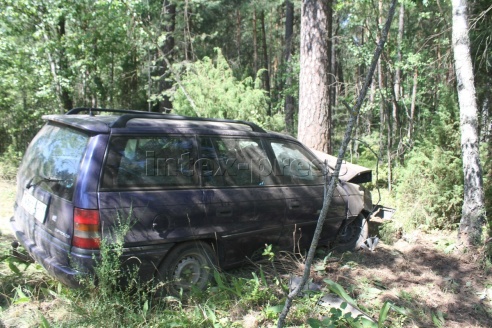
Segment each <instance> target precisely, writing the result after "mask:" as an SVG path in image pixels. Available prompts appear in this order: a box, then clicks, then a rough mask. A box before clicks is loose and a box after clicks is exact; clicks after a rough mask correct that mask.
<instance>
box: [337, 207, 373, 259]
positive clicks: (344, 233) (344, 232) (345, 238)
mask: <svg viewBox="0 0 492 328" xmlns="http://www.w3.org/2000/svg"><path fill="white" fill-rule="evenodd" d="M368 236H369V222H368V221H367V219H366V217H365V216H364V215H363V214H362V213H361V214H359V215H358V216H357V217H356V218H355V219H354V220H353V221H352V222H350V223H349V224H348V225H347V226H346V227H343V228H342V229H341V230H340V232H339V233H338V236H337V244H336V246H335V249H337V250H339V251H343V252H345V251H356V250H359V249H360V247H361V245H362V244H363V243H364V242H365V241H366V239H367V237H368Z"/></svg>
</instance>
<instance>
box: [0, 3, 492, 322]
mask: <svg viewBox="0 0 492 328" xmlns="http://www.w3.org/2000/svg"><path fill="white" fill-rule="evenodd" d="M325 2H326V4H328V7H329V8H330V10H329V11H328V12H327V16H328V17H327V18H328V20H327V22H328V24H326V26H324V27H323V28H326V38H327V40H326V44H327V51H328V53H329V55H328V56H327V58H329V61H327V62H326V63H325V64H326V66H327V67H328V69H327V71H328V72H329V74H328V80H327V81H328V94H329V97H328V99H329V101H328V103H327V112H326V113H327V114H328V116H327V117H328V121H329V122H328V123H329V127H330V130H329V131H330V132H329V135H328V136H329V139H328V140H329V142H328V144H327V145H326V149H327V150H328V151H329V152H331V153H333V152H334V150H336V149H338V147H339V145H340V143H341V139H342V135H343V132H344V129H345V127H346V125H347V121H348V118H349V113H348V112H347V109H346V106H345V105H344V103H349V104H352V103H354V100H355V99H356V97H357V95H358V94H359V92H360V89H361V87H362V84H363V79H364V77H365V74H366V73H367V69H368V66H369V63H370V61H371V57H372V53H373V51H374V48H375V45H376V43H377V41H378V38H379V35H380V32H381V28H382V24H383V22H384V20H385V18H386V16H387V10H388V3H389V1H383V0H351V1H348V0H338V1H335V0H326V1H325ZM468 6H469V8H468V9H469V20H470V31H469V35H470V40H471V51H472V60H473V65H474V73H475V87H476V91H477V102H478V107H479V127H478V128H479V136H480V155H481V157H482V165H483V168H484V170H483V178H484V187H485V200H486V210H487V211H488V213H491V208H492V197H491V196H492V186H491V183H490V180H491V178H492V170H491V166H492V162H491V160H490V159H491V158H492V140H491V133H492V131H491V128H492V127H491V118H492V112H491V111H492V109H491V101H492V88H491V87H492V86H491V84H492V47H491V45H492V44H491V43H492V6H491V5H490V3H489V1H488V0H475V1H469V3H468ZM300 25H301V1H298V0H296V1H288V0H254V1H253V0H160V1H157V0H139V1H137V0H126V1H121V0H113V1H108V0H104V1H103V0H99V1H92V0H80V1H76V0H64V1H61V0H17V1H14V0H1V1H0V72H1V75H0V180H13V179H15V175H16V171H17V167H18V164H19V161H20V159H21V158H22V154H23V152H24V151H25V149H26V147H27V145H28V143H29V142H30V140H31V139H32V137H33V136H34V135H35V133H36V132H37V131H38V130H39V128H40V127H41V126H42V124H43V120H42V119H41V116H42V115H44V114H52V113H64V112H66V111H67V110H68V109H71V108H73V107H106V108H127V109H139V110H148V111H156V112H171V113H175V114H180V115H190V116H200V117H223V118H228V119H242V120H248V121H253V122H255V123H257V124H259V125H261V126H262V127H264V128H266V129H269V130H274V131H280V132H283V133H287V134H291V135H293V136H295V137H299V136H298V135H297V127H298V121H299V111H298V107H299V89H300V88H299V87H300V85H299V84H300V83H299V71H300V66H301V63H300V55H299V54H300V39H301V35H300V34H301V28H300ZM451 33H452V10H451V2H450V1H445V0H400V1H399V5H398V7H397V14H396V16H395V18H394V20H393V24H392V27H391V31H390V35H389V38H388V41H387V43H386V46H385V49H384V52H383V54H382V56H381V60H380V62H379V65H378V69H377V72H376V74H375V76H374V79H373V83H372V85H371V89H370V91H369V96H368V99H367V100H366V101H365V103H364V105H363V107H362V110H361V114H360V116H359V119H358V121H357V124H356V128H355V131H354V134H353V139H352V141H351V143H350V146H349V149H348V152H347V154H346V158H345V159H346V160H348V161H351V162H355V163H358V164H361V165H364V166H368V167H370V168H372V169H374V173H375V174H374V177H375V178H374V179H373V182H372V183H370V184H368V185H367V187H369V188H370V189H372V190H373V195H374V202H375V203H376V202H378V201H379V202H381V203H382V204H384V205H388V206H392V207H395V208H397V212H396V214H395V217H394V218H395V220H393V221H392V222H390V223H388V224H385V225H384V226H383V228H382V229H381V230H380V231H379V232H380V237H382V238H383V240H384V241H385V242H387V243H388V244H389V242H391V241H394V240H395V239H396V238H399V237H401V236H402V235H403V236H407V237H404V238H403V239H402V240H405V242H406V243H407V244H406V246H405V247H406V248H404V249H402V248H395V249H391V248H386V246H380V248H379V249H380V251H379V253H376V252H375V253H371V254H373V255H357V254H353V255H346V256H345V255H344V256H345V259H339V261H338V262H337V263H338V264H336V265H337V266H336V269H333V268H331V265H332V264H330V263H331V262H327V261H328V260H330V259H332V257H331V253H329V254H327V255H326V256H325V257H324V260H320V261H321V262H322V264H318V265H317V266H315V268H318V269H319V268H321V271H322V273H323V274H329V273H332V272H335V273H336V277H337V279H338V278H340V280H337V281H341V282H346V284H345V285H344V287H345V288H347V289H348V290H349V293H350V294H351V295H356V296H357V301H358V302H359V305H360V304H361V303H362V304H363V305H364V306H365V310H366V311H368V313H370V315H371V316H373V317H376V316H377V315H378V313H379V309H380V308H381V306H383V309H384V307H385V306H386V304H387V303H385V305H382V304H383V303H382V302H383V300H387V299H390V300H391V301H393V302H395V304H398V305H403V306H406V307H407V308H409V309H410V311H409V312H407V314H406V315H402V314H398V313H396V312H392V314H391V320H390V322H391V323H390V326H395V327H397V326H398V327H399V326H412V325H413V326H430V325H432V324H434V325H435V326H437V327H439V326H443V325H444V322H445V320H446V325H447V326H449V327H455V326H456V327H461V326H470V327H471V326H474V327H475V326H477V327H482V326H490V320H492V319H491V318H492V310H491V309H492V302H490V301H489V302H488V303H483V302H484V300H492V287H491V284H492V283H491V282H490V281H489V280H488V279H486V278H484V276H482V274H483V273H484V272H490V263H489V262H487V263H486V264H483V263H484V262H480V261H479V260H477V259H476V258H471V259H466V258H464V257H462V256H461V255H450V254H449V253H450V252H451V250H453V249H454V248H455V246H456V244H455V243H456V240H455V238H454V236H453V237H452V238H451V239H446V238H445V236H446V235H447V234H448V232H449V231H450V230H453V231H456V230H457V227H458V225H459V222H460V218H461V211H462V203H463V180H464V179H463V168H462V158H461V156H462V155H461V150H460V122H459V121H460V111H459V106H458V97H457V87H456V84H457V83H456V74H455V68H454V65H453V49H452V46H453V45H452V41H451ZM314 132H315V133H319V132H320V131H314ZM7 186H8V188H10V189H7ZM4 189H5V190H4ZM13 190H14V188H13V187H12V186H11V183H10V182H9V183H5V184H4V183H3V181H2V188H0V191H1V192H2V197H0V198H1V199H2V206H3V205H5V203H4V202H3V201H4V199H7V198H8V199H9V201H8V202H11V203H13V199H14V194H15V192H14V191H13ZM4 194H5V195H6V196H5V195H4ZM381 198H382V200H381ZM0 210H3V208H2V207H0ZM7 212H8V211H7V210H3V212H1V215H0V216H2V217H5V218H7V219H6V220H8V216H9V215H10V214H9V213H7ZM414 229H416V230H415V231H416V233H415V234H413V235H412V231H413V230H414ZM441 230H442V231H444V232H441ZM486 230H488V233H489V236H490V224H489V225H488V229H486ZM0 232H1V231H0ZM422 232H429V234H427V235H428V236H431V238H433V237H434V236H435V237H436V238H438V240H431V241H430V242H429V240H427V239H425V238H427V237H422V235H423V234H422ZM443 236H444V237H443ZM419 238H424V239H419ZM417 241H418V242H417ZM9 242H10V239H9V238H7V236H3V235H2V234H1V233H0V245H2V248H5V249H7V246H5V245H8V243H9ZM412 243H413V244H415V245H417V246H418V247H421V248H419V249H417V250H415V249H414V248H410V246H409V245H411V244H412ZM419 244H420V245H419ZM422 245H423V246H422ZM400 246H401V245H400ZM436 248H437V249H438V251H436ZM397 249H398V251H397ZM480 251H481V250H480ZM5 252H7V251H5ZM395 254H398V255H395ZM443 254H444V255H443ZM266 255H267V257H269V256H271V255H272V254H271V253H269V252H267V251H266ZM469 255H470V256H475V255H474V254H469ZM478 255H480V254H478ZM478 255H477V256H478ZM395 256H396V259H395V258H394V257H395ZM342 257H343V256H342ZM269 258H270V257H269ZM422 259H425V261H422ZM1 260H2V263H1V265H0V274H1V275H2V279H0V306H1V307H2V311H3V312H1V313H0V318H1V319H2V321H3V324H5V325H6V326H9V325H8V323H9V322H10V323H11V325H10V326H20V325H22V323H25V322H26V320H28V321H29V322H30V324H29V325H24V326H33V327H38V326H42V327H49V326H50V324H52V325H57V324H59V323H60V322H64V325H65V326H81V325H90V324H93V326H110V325H111V324H113V325H114V324H115V322H119V323H120V324H121V325H122V326H124V325H127V326H138V325H141V326H148V324H149V323H158V324H156V325H161V326H169V325H170V324H171V323H173V324H174V323H176V322H178V323H177V324H176V326H183V327H186V326H190V325H192V324H193V325H196V326H207V327H208V326H212V325H213V326H217V327H219V326H231V325H232V326H234V324H235V323H234V322H232V321H233V320H236V317H237V318H240V322H241V323H240V324H239V326H244V327H247V326H248V325H247V322H248V320H249V319H251V316H252V317H253V319H254V320H253V319H251V320H253V322H256V324H257V325H256V326H258V325H263V326H265V325H268V324H272V323H273V322H274V320H275V319H276V318H277V315H278V304H279V300H281V299H282V297H283V296H282V295H284V293H285V284H284V282H282V279H280V280H279V279H278V276H277V272H276V271H275V270H274V271H275V272H274V273H271V274H270V275H269V274H268V272H267V271H266V269H264V268H266V267H269V266H270V265H271V264H272V263H273V262H274V260H273V257H272V258H270V260H268V261H270V262H268V261H267V264H268V265H265V266H264V267H261V265H260V269H259V271H258V266H257V267H256V268H255V269H254V270H257V271H254V270H250V271H247V272H246V273H245V274H244V272H241V273H240V274H239V275H232V276H229V275H228V274H224V275H217V276H216V277H215V280H216V283H217V285H218V286H214V287H212V289H211V292H210V293H208V294H206V295H195V296H194V297H193V298H192V299H191V300H190V301H188V302H181V301H179V300H165V301H164V302H163V305H162V307H160V304H157V305H156V304H153V303H152V300H151V299H148V298H146V296H145V295H144V293H142V294H138V293H137V295H135V294H131V295H130V294H128V293H125V292H118V293H115V292H114V288H113V287H111V288H107V289H105V288H106V287H107V286H106V287H105V285H104V284H103V285H102V286H99V287H95V286H93V288H92V289H90V288H89V293H88V294H79V293H78V292H75V291H71V290H68V289H66V288H64V287H63V286H61V284H59V283H57V282H56V281H53V280H50V278H49V277H47V276H46V275H45V274H42V270H41V269H40V268H33V266H29V265H25V267H23V266H22V265H21V264H20V263H18V262H15V261H17V260H15V259H13V258H12V257H9V256H8V255H6V254H4V255H2V257H1ZM277 260H278V259H277V258H275V261H277ZM423 262H425V263H423ZM368 263H372V265H373V266H374V267H373V270H371V269H370V268H369V269H368V267H369V265H368ZM460 265H463V266H464V268H465V269H466V270H465V269H463V268H462V267H460ZM381 266H386V269H385V270H381ZM28 267H29V270H26V269H27V268H28ZM272 267H273V268H274V269H275V266H273V265H272ZM471 267H472V269H473V270H472V269H470V268H471ZM363 268H364V269H363ZM429 268H430V269H429ZM457 268H458V269H457ZM484 268H485V270H484ZM20 269H24V270H26V271H23V272H21V271H20ZM103 269H104V267H103ZM109 269H111V270H112V269H113V268H112V267H109ZM318 269H315V270H318ZM263 270H265V271H263ZM487 270H488V271H487ZM112 272H113V271H108V272H105V273H104V274H103V275H102V277H106V278H111V277H112ZM255 272H256V273H255ZM429 272H432V274H434V273H436V275H435V277H433V278H432V279H430V278H429V277H428V276H429ZM252 273H253V278H251V274H252ZM395 273H398V274H400V275H402V274H403V275H405V274H413V275H414V276H410V277H406V276H403V278H401V277H399V278H398V279H395V278H392V277H393V275H394V274H395ZM241 274H244V275H245V276H247V278H244V277H242V276H241ZM263 274H264V275H265V276H266V278H265V277H264V276H263ZM347 277H351V278H350V279H347ZM375 277H376V278H375ZM381 277H382V278H381ZM487 277H488V276H487ZM425 279H427V280H425ZM468 279H469V280H468ZM424 280H425V281H428V283H427V285H425V287H426V288H428V289H424V290H423V291H422V290H420V289H418V288H423V287H422V286H424V285H422V281H424ZM412 281H414V283H413V282H412ZM436 286H437V287H438V288H437V289H439V291H438V292H436V291H435V289H436V288H435V287H436ZM282 288H283V289H282ZM340 288H341V287H340ZM339 291H342V292H345V291H343V289H339ZM390 292H391V293H393V294H394V295H396V296H394V295H393V296H390V297H389V298H388V297H387V296H388V295H387V294H390ZM479 292H480V293H479ZM341 294H343V293H341ZM345 295H347V294H345ZM375 295H376V296H378V297H379V298H375ZM140 296H141V297H142V298H140V299H135V297H140ZM392 297H393V298H392ZM422 297H425V299H423V298H422ZM317 302H318V301H317V299H310V296H309V295H305V297H304V298H303V299H302V300H301V301H300V304H298V305H297V307H296V309H295V311H294V314H293V315H292V316H291V318H290V320H291V321H290V323H291V324H304V323H305V322H306V318H307V317H308V316H310V315H313V314H312V311H313V308H316V307H317V306H318V303H317ZM439 302H441V303H439ZM489 303H490V304H489ZM436 304H437V305H436ZM484 304H485V305H484ZM67 308H68V310H66V309H67ZM18 309H19V310H18ZM122 309H125V311H123V312H124V315H122ZM310 311H311V312H310ZM316 311H318V310H316ZM316 311H314V312H316ZM21 312H22V314H21ZM236 312H237V313H236ZM307 313H309V314H307ZM316 313H317V312H316ZM410 313H411V314H410ZM88 314H90V315H88ZM243 315H244V317H243ZM26 316H30V318H29V319H26ZM313 316H314V315H313ZM45 317H46V318H47V319H48V320H46V318H45ZM465 317H466V318H470V319H467V320H469V321H466V322H463V321H462V320H463V319H462V318H465ZM170 318H171V319H172V318H174V319H172V320H171V319H170ZM231 318H232V319H231ZM332 318H334V319H333V320H334V322H337V324H336V326H340V327H346V326H349V324H350V322H347V319H346V318H342V317H341V316H340V315H338V314H337V313H332ZM405 318H406V319H405ZM408 318H410V319H408ZM173 320H174V321H173ZM383 321H384V320H383ZM19 322H20V323H21V324H19ZM231 322H232V323H231ZM237 322H239V321H237ZM409 322H411V323H409ZM94 323H95V324H94ZM102 323H104V324H102ZM250 326H251V327H254V326H255V325H254V324H252V325H250ZM315 326H316V325H314V326H312V327H315Z"/></svg>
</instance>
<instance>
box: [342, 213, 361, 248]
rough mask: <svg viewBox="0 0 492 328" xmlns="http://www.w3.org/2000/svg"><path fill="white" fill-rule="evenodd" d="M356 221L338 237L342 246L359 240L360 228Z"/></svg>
mask: <svg viewBox="0 0 492 328" xmlns="http://www.w3.org/2000/svg"><path fill="white" fill-rule="evenodd" d="M356 221H357V219H356V220H354V221H352V222H351V223H350V224H349V225H348V226H346V227H345V228H343V230H342V231H341V232H340V234H339V235H338V238H339V239H338V240H339V242H340V243H342V244H347V243H350V242H353V241H355V240H357V239H358V238H359V235H360V227H358V226H357V224H356Z"/></svg>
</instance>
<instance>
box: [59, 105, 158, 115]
mask: <svg viewBox="0 0 492 328" xmlns="http://www.w3.org/2000/svg"><path fill="white" fill-rule="evenodd" d="M81 112H89V115H90V116H94V113H93V112H107V113H121V114H128V113H135V114H142V115H148V114H150V115H152V114H158V115H163V114H159V113H155V112H144V111H141V110H130V109H113V108H93V107H77V108H73V109H71V110H69V111H68V112H67V113H66V114H65V115H76V114H80V113H81Z"/></svg>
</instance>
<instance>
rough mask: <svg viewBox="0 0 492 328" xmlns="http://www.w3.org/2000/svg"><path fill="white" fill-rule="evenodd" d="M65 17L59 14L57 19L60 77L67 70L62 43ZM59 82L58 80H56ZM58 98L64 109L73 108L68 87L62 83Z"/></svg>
mask: <svg viewBox="0 0 492 328" xmlns="http://www.w3.org/2000/svg"><path fill="white" fill-rule="evenodd" d="M65 23H66V20H65V17H64V16H61V17H60V20H59V21H58V41H59V42H60V49H59V53H60V57H59V67H60V71H59V74H58V75H59V76H60V75H61V76H62V77H65V76H67V71H68V59H67V56H66V55H65V45H64V44H63V43H64V40H63V39H64V38H65ZM58 83H60V82H58ZM60 99H61V101H62V104H63V108H64V109H65V110H70V109H72V108H73V101H72V95H71V94H70V91H69V90H68V88H67V87H66V86H64V85H61V88H60Z"/></svg>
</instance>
